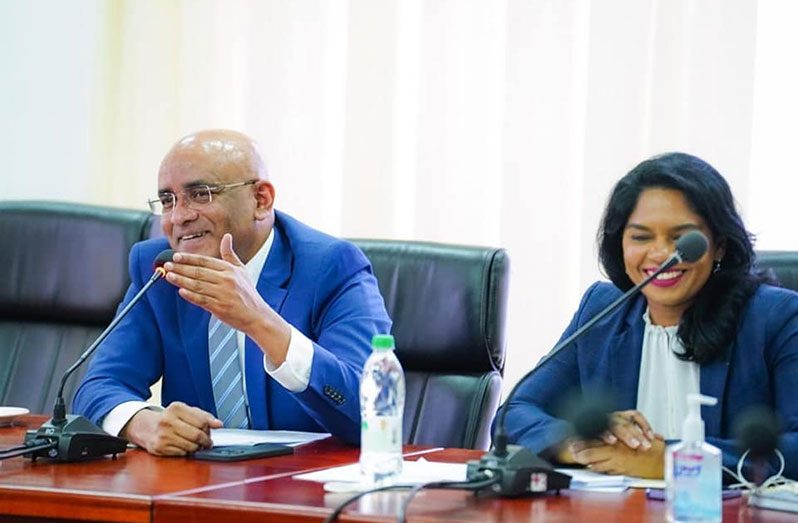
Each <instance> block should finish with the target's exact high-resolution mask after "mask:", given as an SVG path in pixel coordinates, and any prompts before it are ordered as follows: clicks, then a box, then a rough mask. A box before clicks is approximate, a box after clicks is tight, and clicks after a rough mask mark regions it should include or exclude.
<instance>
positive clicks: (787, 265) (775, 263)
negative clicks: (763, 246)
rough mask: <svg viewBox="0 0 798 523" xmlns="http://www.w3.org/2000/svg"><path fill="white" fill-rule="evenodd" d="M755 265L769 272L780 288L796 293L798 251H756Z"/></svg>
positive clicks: (797, 288)
mask: <svg viewBox="0 0 798 523" xmlns="http://www.w3.org/2000/svg"><path fill="white" fill-rule="evenodd" d="M756 265H757V267H758V268H759V269H763V270H769V271H771V272H772V274H773V276H775V277H776V279H777V280H778V282H779V284H781V286H782V287H786V288H787V289H792V290H794V291H797V292H798V251H758V252H757V253H756Z"/></svg>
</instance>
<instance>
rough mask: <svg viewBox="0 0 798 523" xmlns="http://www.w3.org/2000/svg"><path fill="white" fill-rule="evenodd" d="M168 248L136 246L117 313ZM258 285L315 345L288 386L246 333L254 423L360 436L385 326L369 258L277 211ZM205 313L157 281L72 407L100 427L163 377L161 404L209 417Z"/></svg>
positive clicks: (158, 242) (102, 353)
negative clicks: (301, 382) (363, 397)
mask: <svg viewBox="0 0 798 523" xmlns="http://www.w3.org/2000/svg"><path fill="white" fill-rule="evenodd" d="M167 248H169V245H168V244H167V241H166V240H165V239H155V240H147V241H144V242H141V243H138V244H136V245H134V246H133V249H132V250H131V253H130V279H131V282H132V283H131V285H130V287H129V289H128V291H127V294H126V296H125V299H124V300H123V302H122V304H121V305H120V309H121V307H124V306H125V305H126V304H127V302H128V301H129V300H130V299H131V298H132V297H133V296H134V295H135V294H136V292H138V291H139V290H140V289H141V287H142V286H143V285H144V284H145V283H146V282H147V280H149V278H150V276H151V275H152V262H153V260H154V259H155V257H156V256H157V255H158V253H159V252H161V251H162V250H163V249H167ZM257 290H258V292H259V293H260V294H261V296H263V298H264V300H265V301H266V302H267V303H268V304H269V305H270V306H271V307H272V308H273V309H274V310H275V311H276V312H277V313H279V314H280V315H281V316H282V317H283V318H284V319H285V320H286V321H288V322H289V323H291V324H292V325H293V326H294V327H295V328H297V329H298V330H299V331H301V332H302V333H304V334H305V335H306V336H307V337H308V338H310V339H311V340H312V341H313V365H312V367H311V372H310V383H309V385H308V387H307V389H305V390H304V391H302V392H299V393H293V392H289V391H287V390H286V389H284V388H283V387H282V386H281V385H280V384H279V383H277V382H276V381H274V380H273V379H272V378H271V377H270V376H268V374H266V372H265V371H264V369H263V353H262V351H261V350H260V349H259V348H258V347H257V346H256V345H255V343H254V342H253V341H252V340H250V339H249V338H247V339H246V346H245V362H246V364H245V368H246V370H245V372H246V385H247V395H248V397H249V403H250V409H251V412H252V422H253V428H258V429H290V430H307V431H328V432H331V433H333V434H335V435H337V436H339V437H341V438H343V439H344V440H346V441H349V442H357V441H359V439H360V410H359V404H360V402H359V383H360V376H361V372H362V369H363V365H364V363H365V361H366V358H367V357H368V355H369V353H370V347H371V337H372V336H373V335H374V334H377V333H387V332H389V331H390V328H391V321H390V319H389V318H388V314H387V312H386V311H385V305H384V303H383V300H382V296H381V295H380V293H379V289H378V287H377V281H376V279H375V278H374V276H373V274H372V271H371V265H370V264H369V262H368V260H367V259H366V257H365V255H364V254H363V253H362V252H361V251H360V250H359V249H358V248H357V247H355V246H354V245H352V244H351V243H348V242H345V241H342V240H338V239H335V238H332V237H331V236H327V235H325V234H322V233H320V232H318V231H316V230H313V229H311V228H310V227H307V226H306V225H303V224H302V223H300V222H298V221H296V220H295V219H293V218H291V217H289V216H287V215H285V214H282V213H279V212H278V213H276V217H275V224H274V243H273V244H272V247H271V251H270V252H269V256H268V258H267V260H266V263H265V265H264V268H263V271H262V272H261V275H260V278H259V280H258V283H257ZM209 317H210V314H209V313H208V312H206V311H205V310H203V309H202V308H200V307H197V306H195V305H192V304H190V303H188V302H186V301H185V300H183V299H182V298H181V297H180V296H179V295H178V293H177V288H176V287H174V286H173V285H171V284H169V283H168V282H166V281H164V280H161V281H159V282H157V283H156V284H155V285H154V286H153V287H152V288H151V289H150V290H149V291H148V293H147V294H146V295H145V296H144V298H143V299H142V301H141V302H140V303H139V304H137V305H136V306H135V307H134V308H133V309H132V310H131V311H130V313H129V314H128V316H127V317H126V318H125V319H124V320H123V321H122V322H120V324H119V325H118V327H117V328H116V329H115V330H114V331H113V332H112V333H111V335H109V337H108V338H107V339H106V340H105V341H104V342H103V343H102V345H101V346H100V347H99V349H98V350H97V353H96V355H95V356H94V359H93V360H92V362H91V366H90V368H89V370H88V372H87V374H86V376H85V377H84V379H83V382H82V383H81V385H80V387H79V388H78V391H77V393H76V395H75V401H74V410H75V412H78V413H80V414H83V415H85V416H87V417H88V418H89V419H91V420H92V421H93V422H95V423H98V424H99V423H100V422H101V420H102V418H103V417H105V415H106V414H107V413H108V412H109V411H110V410H111V409H112V408H114V407H115V406H116V405H118V404H120V403H122V402H124V401H131V400H142V399H146V398H148V397H149V396H150V392H149V388H150V386H151V385H152V384H153V383H155V382H156V381H157V380H158V379H159V378H161V377H162V376H163V386H162V403H163V404H164V405H168V404H169V403H171V402H173V401H178V400H179V401H183V402H185V403H187V404H189V405H193V406H196V407H199V408H201V409H203V410H206V411H208V412H211V413H213V414H214V415H215V414H216V406H215V402H214V399H213V390H212V387H211V377H210V370H209V363H208V320H209Z"/></svg>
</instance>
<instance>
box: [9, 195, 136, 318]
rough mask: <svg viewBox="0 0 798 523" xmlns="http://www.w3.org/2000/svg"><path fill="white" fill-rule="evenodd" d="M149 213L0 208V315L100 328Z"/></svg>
mask: <svg viewBox="0 0 798 523" xmlns="http://www.w3.org/2000/svg"><path fill="white" fill-rule="evenodd" d="M149 223H150V213H149V212H146V211H135V210H126V209H116V208H110V207H98V206H93V205H84V204H75V203H66V202H63V203H62V202H30V201H19V202H0V267H3V269H4V274H3V277H2V278H0V315H2V316H3V317H4V318H26V319H30V320H32V321H34V320H42V321H44V320H56V321H58V320H66V321H71V322H82V323H86V324H104V323H107V322H108V321H109V320H110V319H111V318H112V317H113V315H114V312H115V310H116V306H117V305H118V304H119V302H120V300H121V299H122V295H123V294H124V291H125V289H126V288H127V286H128V283H129V278H128V273H127V266H128V254H129V251H130V247H131V246H132V245H133V244H134V243H135V242H137V241H139V240H141V239H142V238H143V237H146V235H147V234H149Z"/></svg>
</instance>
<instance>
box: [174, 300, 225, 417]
mask: <svg viewBox="0 0 798 523" xmlns="http://www.w3.org/2000/svg"><path fill="white" fill-rule="evenodd" d="M175 299H176V300H177V319H178V323H179V325H180V335H181V336H180V338H181V340H182V342H183V347H184V348H185V350H186V353H187V354H186V358H187V359H188V366H189V376H187V379H190V380H191V382H192V383H193V384H194V389H195V390H196V393H197V398H198V400H199V405H197V406H198V407H200V408H201V409H203V410H206V411H208V412H211V413H213V415H214V416H215V415H216V402H215V400H214V399H213V388H212V387H211V370H210V362H209V361H208V321H209V320H210V317H211V315H210V313H209V312H207V311H206V310H204V309H202V308H201V307H197V306H196V305H194V304H191V303H189V302H187V301H186V300H184V299H183V298H181V297H180V295H179V294H177V292H175Z"/></svg>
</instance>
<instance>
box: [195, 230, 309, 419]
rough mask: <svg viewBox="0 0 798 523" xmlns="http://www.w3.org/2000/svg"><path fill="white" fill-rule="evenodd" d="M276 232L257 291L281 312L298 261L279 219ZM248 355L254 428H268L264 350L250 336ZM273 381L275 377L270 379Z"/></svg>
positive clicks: (246, 349) (247, 342) (247, 373)
mask: <svg viewBox="0 0 798 523" xmlns="http://www.w3.org/2000/svg"><path fill="white" fill-rule="evenodd" d="M273 231H274V242H273V243H272V247H271V250H270V251H269V256H268V257H267V258H266V263H265V264H264V266H263V270H262V271H261V273H260V277H259V278H258V284H257V290H258V293H259V294H260V295H261V296H262V297H263V299H264V300H265V301H266V303H268V304H269V306H270V307H271V308H272V309H274V311H275V312H277V313H278V314H279V313H280V310H281V309H282V306H283V302H284V301H285V296H286V294H287V292H288V291H287V289H286V285H287V283H288V280H289V278H290V276H291V270H292V268H293V263H294V261H293V252H292V251H291V248H290V245H289V244H288V241H287V239H286V238H285V236H284V235H283V234H282V233H281V231H280V228H279V227H278V224H277V222H275V226H274V229H273ZM206 343H207V342H206ZM244 358H245V361H246V375H247V397H248V398H249V410H250V414H251V415H252V424H253V428H258V429H268V428H269V418H270V416H269V413H268V409H267V398H266V387H267V380H266V371H265V370H264V368H263V352H262V351H261V350H260V348H258V346H257V345H255V343H254V342H253V341H252V340H251V339H249V338H247V339H246V344H245V354H244ZM206 359H207V358H206ZM270 383H271V380H269V384H270Z"/></svg>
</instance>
